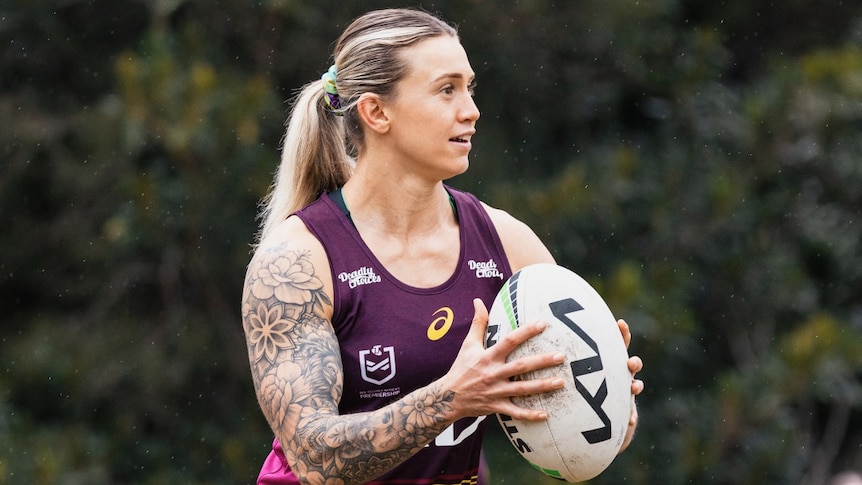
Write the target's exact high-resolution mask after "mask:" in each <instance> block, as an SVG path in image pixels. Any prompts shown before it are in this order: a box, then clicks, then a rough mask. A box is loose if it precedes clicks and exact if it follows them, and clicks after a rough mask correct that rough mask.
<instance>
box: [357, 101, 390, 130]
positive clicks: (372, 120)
mask: <svg viewBox="0 0 862 485" xmlns="http://www.w3.org/2000/svg"><path fill="white" fill-rule="evenodd" d="M356 111H357V113H358V114H359V117H360V118H361V119H362V121H363V122H365V125H366V126H368V128H370V129H372V130H374V131H375V132H377V133H381V134H382V133H386V132H387V131H389V116H388V115H387V114H386V110H385V109H384V106H383V100H381V99H380V97H379V96H377V95H376V94H371V93H365V94H363V95H361V96H360V97H359V102H357V103H356Z"/></svg>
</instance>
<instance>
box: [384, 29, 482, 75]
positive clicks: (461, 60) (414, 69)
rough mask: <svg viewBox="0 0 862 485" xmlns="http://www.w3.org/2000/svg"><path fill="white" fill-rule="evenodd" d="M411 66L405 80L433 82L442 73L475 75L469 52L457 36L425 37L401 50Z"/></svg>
mask: <svg viewBox="0 0 862 485" xmlns="http://www.w3.org/2000/svg"><path fill="white" fill-rule="evenodd" d="M401 55H402V56H403V59H404V60H405V62H406V63H407V65H408V66H409V68H408V70H407V75H406V76H405V79H404V80H407V81H413V82H424V83H427V82H433V81H434V80H435V79H437V78H439V77H440V76H442V75H447V74H452V75H459V76H462V77H464V78H466V79H470V78H472V77H473V75H474V73H473V69H472V68H471V67H470V61H469V60H468V59H467V52H466V51H465V50H464V47H463V46H462V45H461V42H460V41H459V40H458V38H457V37H452V36H449V35H440V36H437V37H431V38H430V39H425V40H422V41H420V42H417V43H416V44H414V45H412V46H410V47H407V48H405V49H404V50H403V51H401Z"/></svg>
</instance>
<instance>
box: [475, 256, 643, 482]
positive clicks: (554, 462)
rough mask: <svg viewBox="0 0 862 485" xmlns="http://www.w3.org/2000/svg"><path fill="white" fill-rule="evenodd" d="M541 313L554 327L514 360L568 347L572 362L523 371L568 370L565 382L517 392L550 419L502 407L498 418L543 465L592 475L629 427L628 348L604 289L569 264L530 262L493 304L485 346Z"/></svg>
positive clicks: (554, 471) (565, 474)
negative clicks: (515, 414) (526, 417)
mask: <svg viewBox="0 0 862 485" xmlns="http://www.w3.org/2000/svg"><path fill="white" fill-rule="evenodd" d="M537 321H544V322H546V323H547V324H548V328H546V329H545V331H544V332H542V333H541V334H539V335H537V336H535V337H533V338H531V339H530V340H528V341H526V342H524V343H523V344H521V345H520V346H519V347H518V348H516V349H515V350H514V351H513V352H512V353H511V354H510V355H509V358H508V360H510V361H511V360H513V359H518V358H520V357H525V356H528V355H537V354H546V353H554V352H558V351H560V352H564V353H565V354H566V361H565V363H563V364H561V365H559V366H555V367H550V368H546V369H541V370H538V371H535V372H529V373H526V374H523V375H521V376H519V378H521V379H533V378H545V377H554V376H560V377H562V378H563V379H564V382H565V386H564V387H563V388H562V389H559V390H556V391H552V392H549V393H544V394H536V395H530V396H522V397H513V398H512V401H513V402H514V403H515V404H517V405H519V406H522V407H525V408H530V409H544V410H545V411H547V412H548V419H547V420H545V421H522V420H517V419H513V418H511V417H509V416H505V415H501V414H498V415H497V419H498V421H499V422H500V425H501V426H502V427H503V431H504V432H505V433H506V435H507V437H508V438H509V441H510V442H511V443H512V445H513V446H514V447H515V449H516V450H517V451H518V453H520V454H521V456H523V457H524V458H526V459H527V461H529V462H530V464H532V465H533V467H535V468H536V469H538V470H540V471H542V472H544V473H545V474H547V475H550V476H552V477H555V478H559V479H562V480H566V481H569V482H581V481H585V480H589V479H591V478H594V477H596V476H597V475H599V474H600V473H601V472H603V471H604V470H605V469H606V468H607V467H608V465H610V464H611V462H612V461H613V459H614V457H616V456H617V454H618V453H619V450H620V447H621V446H622V443H623V439H624V438H625V435H626V429H627V427H628V421H629V416H630V414H631V409H632V403H633V397H632V394H631V382H632V377H631V373H630V372H629V370H628V365H627V363H626V362H627V360H628V351H627V350H626V347H625V343H624V342H623V338H622V334H621V333H620V330H619V327H617V323H616V319H615V318H614V316H613V314H612V313H611V311H610V309H608V306H607V304H606V303H605V301H604V300H603V299H602V297H601V296H599V294H598V293H597V292H596V291H595V289H593V287H592V286H590V284H589V283H587V282H586V281H585V280H584V279H583V278H581V277H580V276H578V275H577V274H575V273H573V272H572V271H570V270H568V269H566V268H564V267H562V266H558V265H555V264H535V265H530V266H526V267H524V268H522V269H521V270H520V271H518V272H516V273H515V274H514V275H512V277H511V278H509V280H508V281H506V283H505V284H504V285H503V288H502V289H500V292H499V293H498V294H497V297H496V298H495V300H494V303H493V304H492V305H491V311H490V313H489V318H488V331H487V333H486V335H485V346H486V347H489V346H491V345H494V344H495V343H497V342H498V341H499V340H500V339H501V338H503V336H505V335H506V334H507V333H509V332H511V331H513V330H515V329H516V328H517V327H520V326H522V325H529V324H531V323H535V322H537Z"/></svg>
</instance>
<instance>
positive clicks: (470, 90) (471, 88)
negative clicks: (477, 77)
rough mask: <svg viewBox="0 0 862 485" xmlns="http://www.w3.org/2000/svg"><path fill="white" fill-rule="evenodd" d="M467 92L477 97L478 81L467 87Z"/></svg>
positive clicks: (471, 82)
mask: <svg viewBox="0 0 862 485" xmlns="http://www.w3.org/2000/svg"><path fill="white" fill-rule="evenodd" d="M467 92H468V93H470V96H475V95H476V81H470V84H468V85H467Z"/></svg>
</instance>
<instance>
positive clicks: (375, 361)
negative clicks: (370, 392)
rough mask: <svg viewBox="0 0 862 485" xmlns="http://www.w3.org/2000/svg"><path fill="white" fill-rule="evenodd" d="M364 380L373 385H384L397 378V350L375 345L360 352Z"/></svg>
mask: <svg viewBox="0 0 862 485" xmlns="http://www.w3.org/2000/svg"><path fill="white" fill-rule="evenodd" d="M359 366H360V367H361V370H362V379H363V380H365V381H366V382H370V383H372V384H377V385H378V386H379V385H380V384H384V383H386V382H388V381H389V380H391V379H392V378H393V377H395V349H394V347H392V346H389V347H383V346H381V345H375V346H374V347H371V348H370V349H368V350H360V351H359Z"/></svg>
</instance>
